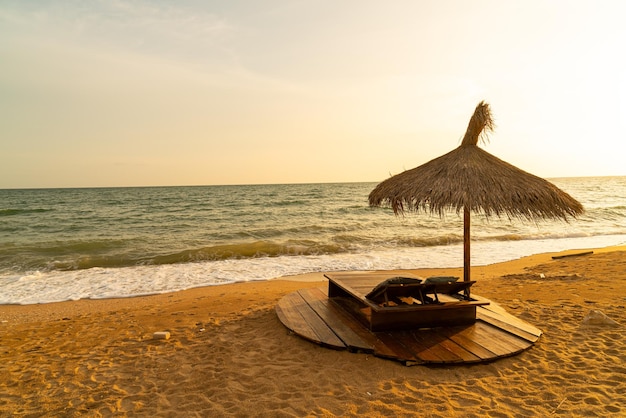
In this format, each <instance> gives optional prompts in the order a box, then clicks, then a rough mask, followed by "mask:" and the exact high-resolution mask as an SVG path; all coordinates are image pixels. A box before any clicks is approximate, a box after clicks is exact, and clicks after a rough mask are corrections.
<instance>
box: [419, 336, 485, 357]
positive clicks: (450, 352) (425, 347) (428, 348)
mask: <svg viewBox="0 0 626 418" xmlns="http://www.w3.org/2000/svg"><path fill="white" fill-rule="evenodd" d="M441 329H443V328H431V329H427V330H419V331H413V332H411V334H412V336H413V340H414V341H415V343H416V344H415V347H419V348H420V349H421V351H420V352H419V353H418V356H419V357H420V358H422V359H423V360H426V359H427V358H426V356H435V358H439V359H440V360H439V361H436V362H438V363H441V362H443V363H462V362H465V361H468V362H476V361H479V360H480V358H479V357H477V356H475V355H474V354H473V353H471V352H469V351H467V350H465V349H464V348H463V347H461V346H459V345H458V344H456V343H455V342H454V341H451V340H450V339H449V338H448V337H447V336H446V335H445V333H442V332H441Z"/></svg>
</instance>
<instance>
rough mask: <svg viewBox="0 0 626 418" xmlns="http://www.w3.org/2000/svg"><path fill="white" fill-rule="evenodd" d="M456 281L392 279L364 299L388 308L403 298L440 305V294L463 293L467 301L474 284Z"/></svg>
mask: <svg viewBox="0 0 626 418" xmlns="http://www.w3.org/2000/svg"><path fill="white" fill-rule="evenodd" d="M457 280H458V277H433V278H429V279H426V280H425V281H424V282H423V283H422V280H421V279H415V278H407V277H394V278H391V279H387V280H385V281H383V282H382V283H379V284H378V285H377V286H376V287H375V288H374V289H373V290H372V291H371V292H369V293H368V294H367V295H365V298H366V299H369V300H371V301H372V302H375V303H377V304H379V305H382V306H389V302H390V301H394V303H395V304H402V303H403V302H402V299H403V298H405V299H406V298H408V299H410V300H413V301H415V302H417V303H420V304H422V305H428V304H433V303H441V302H440V301H439V295H440V294H445V295H456V294H458V293H461V292H464V296H463V298H464V299H466V300H468V299H469V297H468V294H469V288H470V287H471V286H472V285H473V284H474V283H476V282H475V281H469V282H465V281H463V282H457ZM431 295H432V296H431Z"/></svg>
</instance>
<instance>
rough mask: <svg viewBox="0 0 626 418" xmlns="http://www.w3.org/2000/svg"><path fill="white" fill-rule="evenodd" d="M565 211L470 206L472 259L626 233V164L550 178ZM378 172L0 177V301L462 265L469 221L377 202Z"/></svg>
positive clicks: (583, 244)
mask: <svg viewBox="0 0 626 418" xmlns="http://www.w3.org/2000/svg"><path fill="white" fill-rule="evenodd" d="M551 181H552V182H553V183H554V184H556V185H557V186H558V187H560V188H561V189H563V190H565V191H566V192H568V193H569V194H571V195H572V196H573V197H574V198H576V199H578V200H579V201H580V202H581V203H582V204H583V205H584V207H585V210H586V212H585V214H584V215H583V216H582V217H580V218H579V219H576V220H571V221H570V222H569V223H566V222H563V221H554V220H553V221H539V222H536V223H535V222H529V221H520V220H517V219H513V220H509V219H507V218H503V219H498V218H489V219H485V217H484V216H481V215H477V214H473V215H472V265H484V264H491V263H495V262H500V261H506V260H511V259H516V258H520V257H523V256H527V255H532V254H537V253H542V252H551V251H561V250H565V249H571V248H590V247H602V246H607V245H619V244H625V243H626V177H584V178H559V179H551ZM375 186H376V183H340V184H290V185H252V186H194V187H144V188H94V189H24V190H0V303H1V304H8V303H11V304H32V303H46V302H54V301H63V300H77V299H82V298H109V297H129V296H136V295H146V294H154V293H163V292H170V291H176V290H182V289H188V288H192V287H198V286H207V285H219V284H225V283H233V282H243V281H251V280H268V279H272V278H276V277H281V276H285V275H294V274H300V273H308V272H321V271H337V270H377V269H409V268H422V267H459V266H462V264H463V249H462V240H463V221H462V217H461V216H458V215H457V214H456V213H454V212H451V213H450V214H448V215H446V216H445V217H444V218H443V219H440V218H439V217H437V216H430V215H427V214H423V213H420V214H410V215H406V216H404V217H397V216H395V215H394V214H393V212H392V211H391V210H390V209H381V208H370V207H369V206H368V203H367V197H368V194H369V193H370V191H371V190H372V189H373V188H374V187H375Z"/></svg>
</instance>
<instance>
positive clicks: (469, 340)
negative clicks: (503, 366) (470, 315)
mask: <svg viewBox="0 0 626 418" xmlns="http://www.w3.org/2000/svg"><path fill="white" fill-rule="evenodd" d="M440 332H441V333H443V334H444V335H446V336H447V337H448V338H449V339H450V340H452V341H454V342H455V343H457V344H458V345H460V346H461V347H463V348H464V349H465V350H467V351H469V352H470V353H472V354H474V355H475V356H476V357H478V358H480V359H481V360H483V361H486V360H491V359H495V358H497V357H498V356H497V355H496V354H495V353H493V352H492V351H490V350H488V349H486V348H485V347H483V346H482V345H480V344H478V343H477V342H476V341H474V340H475V338H474V334H475V333H476V328H475V326H474V325H471V326H469V327H446V328H442V329H441V331H440Z"/></svg>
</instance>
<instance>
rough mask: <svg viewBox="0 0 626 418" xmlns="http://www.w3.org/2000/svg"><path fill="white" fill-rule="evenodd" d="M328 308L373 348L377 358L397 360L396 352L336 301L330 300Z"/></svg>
mask: <svg viewBox="0 0 626 418" xmlns="http://www.w3.org/2000/svg"><path fill="white" fill-rule="evenodd" d="M328 307H329V308H330V309H332V310H333V311H334V312H335V313H336V314H337V316H338V317H339V318H340V319H341V320H342V321H343V322H344V323H345V324H346V325H347V326H349V327H350V328H351V329H352V331H353V332H354V333H355V334H357V335H358V336H359V337H361V338H362V339H363V340H364V341H366V342H367V343H368V344H369V345H370V346H371V347H372V348H373V352H374V353H375V354H376V355H377V356H379V357H386V358H394V359H395V358H397V356H396V354H395V353H394V351H393V350H392V349H390V348H389V347H387V346H386V345H385V343H384V342H383V341H381V340H380V339H379V338H378V337H377V336H376V334H374V333H372V332H371V331H370V330H369V329H368V328H366V327H365V326H364V325H363V324H362V323H361V322H360V321H359V320H358V319H357V318H355V317H354V316H353V315H352V314H350V313H349V312H348V311H346V310H345V309H344V308H343V307H341V306H340V305H339V304H338V303H337V302H336V301H334V300H329V303H328Z"/></svg>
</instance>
